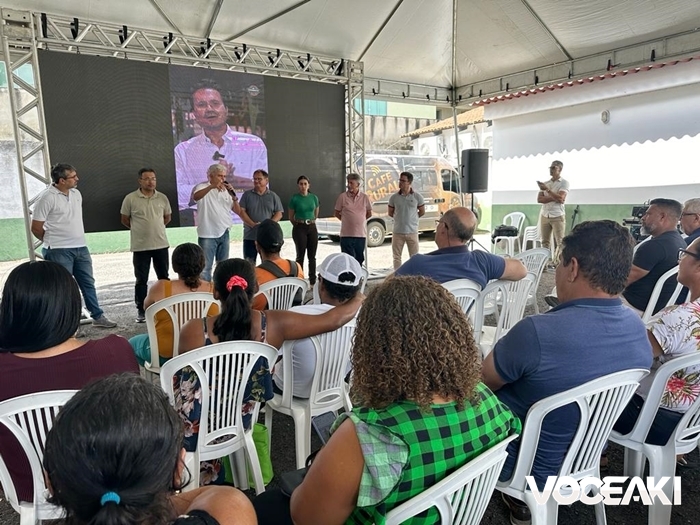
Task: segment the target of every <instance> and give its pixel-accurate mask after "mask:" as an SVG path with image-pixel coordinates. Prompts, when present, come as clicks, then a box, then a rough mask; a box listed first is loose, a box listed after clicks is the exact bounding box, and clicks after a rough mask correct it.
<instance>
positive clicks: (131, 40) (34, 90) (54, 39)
mask: <svg viewBox="0 0 700 525" xmlns="http://www.w3.org/2000/svg"><path fill="white" fill-rule="evenodd" d="M0 37H1V39H2V55H3V56H2V58H3V60H4V62H5V67H6V69H7V71H8V85H9V86H11V89H10V93H11V96H10V98H11V101H12V102H11V111H12V123H13V127H14V134H15V144H16V147H17V164H18V169H19V174H20V175H19V176H20V179H21V180H20V187H21V191H22V202H23V208H24V222H25V230H26V232H25V233H26V236H27V247H28V251H29V258H30V260H34V259H35V258H36V257H37V256H38V254H37V253H36V252H35V250H36V248H38V247H39V246H40V245H41V243H39V242H34V239H33V237H32V234H31V229H30V226H31V207H32V205H33V204H34V202H35V200H36V198H37V197H38V194H37V195H33V196H30V195H29V194H28V187H27V178H28V177H33V178H35V179H37V180H39V181H41V182H43V183H44V184H45V185H47V186H48V184H49V183H50V179H49V173H50V165H49V162H50V161H49V159H50V157H49V149H48V141H47V137H46V132H45V130H46V125H45V120H44V111H43V99H42V95H41V82H40V77H39V63H38V50H39V49H45V50H52V51H60V52H66V53H77V54H87V55H99V56H109V57H114V58H122V59H129V60H141V61H152V62H161V63H168V64H177V65H184V66H195V67H206V68H211V69H220V70H228V71H238V72H244V73H256V74H261V75H268V76H277V77H283V78H296V79H299V80H307V81H314V82H323V83H330V84H341V85H344V86H345V93H346V94H345V116H346V132H345V140H346V169H347V170H348V171H354V170H355V168H354V167H353V166H354V162H357V161H358V159H359V161H360V165H361V166H362V167H363V170H364V154H365V151H364V150H365V137H364V132H365V126H364V84H363V80H364V79H363V69H362V63H361V62H355V61H352V60H347V59H342V58H338V57H326V56H319V55H312V54H310V53H307V54H303V53H299V52H294V51H285V50H280V49H273V48H266V47H261V46H248V45H246V44H240V43H234V42H226V41H214V40H211V39H208V38H206V39H205V38H197V37H187V36H183V35H179V34H175V33H165V34H164V33H163V32H158V31H152V30H147V29H140V28H132V27H127V26H120V25H116V24H108V23H101V22H100V23H97V22H81V21H80V20H79V19H77V18H69V17H65V16H57V15H49V14H45V13H35V12H29V11H17V10H13V9H5V8H3V9H2V21H1V25H0ZM25 64H31V67H32V73H33V75H34V85H30V84H28V83H27V82H25V81H24V80H22V79H21V78H20V77H19V76H18V75H16V74H15V73H16V71H17V69H18V68H19V67H20V66H22V65H25ZM20 91H21V92H23V93H26V94H28V96H26V95H25V96H24V97H20V96H19V94H18V92H20ZM15 94H16V95H17V96H14V95H15ZM23 98H29V99H30V101H29V102H28V103H26V104H24V105H22V104H21V101H22V99H23ZM33 109H36V111H38V122H39V125H38V129H32V128H31V127H30V126H28V125H27V124H26V123H25V122H24V121H23V116H24V115H26V114H27V113H28V112H29V111H31V110H33ZM25 135H29V136H30V138H31V141H27V140H25V138H24V137H25ZM38 155H41V156H43V172H44V173H40V172H39V171H35V170H32V169H31V168H30V167H29V166H28V164H29V161H30V160H31V159H32V158H33V157H35V156H38Z"/></svg>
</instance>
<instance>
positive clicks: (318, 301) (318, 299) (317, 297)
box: [313, 266, 369, 304]
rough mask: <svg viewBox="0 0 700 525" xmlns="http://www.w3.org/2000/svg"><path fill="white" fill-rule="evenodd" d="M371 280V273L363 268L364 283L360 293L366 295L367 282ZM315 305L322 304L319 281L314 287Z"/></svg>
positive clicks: (361, 285)
mask: <svg viewBox="0 0 700 525" xmlns="http://www.w3.org/2000/svg"><path fill="white" fill-rule="evenodd" d="M368 279H369V271H367V268H365V267H364V266H363V267H362V283H361V284H360V293H365V288H366V287H367V281H368ZM313 304H321V292H319V289H318V281H316V282H315V283H314V287H313Z"/></svg>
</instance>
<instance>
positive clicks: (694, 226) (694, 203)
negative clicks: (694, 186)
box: [681, 199, 700, 246]
mask: <svg viewBox="0 0 700 525" xmlns="http://www.w3.org/2000/svg"><path fill="white" fill-rule="evenodd" d="M681 229H682V230H683V233H685V234H686V235H687V237H686V238H685V243H686V244H687V245H688V246H690V245H691V244H692V243H693V241H694V240H695V239H697V238H698V237H700V199H690V200H687V201H685V204H683V211H682V212H681Z"/></svg>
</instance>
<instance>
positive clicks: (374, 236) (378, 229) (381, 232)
mask: <svg viewBox="0 0 700 525" xmlns="http://www.w3.org/2000/svg"><path fill="white" fill-rule="evenodd" d="M385 238H386V230H385V229H384V226H382V223H381V222H379V221H372V222H370V223H369V224H368V225H367V246H369V247H370V248H374V247H375V246H381V245H382V244H383V243H384V239H385Z"/></svg>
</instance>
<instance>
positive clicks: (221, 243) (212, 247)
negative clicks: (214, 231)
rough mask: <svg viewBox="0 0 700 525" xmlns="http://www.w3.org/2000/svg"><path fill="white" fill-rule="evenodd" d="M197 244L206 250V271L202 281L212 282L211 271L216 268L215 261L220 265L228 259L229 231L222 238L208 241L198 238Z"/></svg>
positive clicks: (203, 273)
mask: <svg viewBox="0 0 700 525" xmlns="http://www.w3.org/2000/svg"><path fill="white" fill-rule="evenodd" d="M197 244H199V246H201V248H202V250H204V271H203V272H202V279H204V280H205V281H209V282H211V269H212V266H214V259H215V258H216V262H217V263H219V262H221V261H225V260H226V259H228V249H229V240H228V230H226V231H225V232H224V234H223V235H222V236H221V237H217V238H215V239H208V238H204V237H198V238H197Z"/></svg>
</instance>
